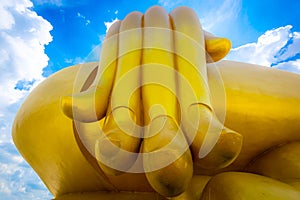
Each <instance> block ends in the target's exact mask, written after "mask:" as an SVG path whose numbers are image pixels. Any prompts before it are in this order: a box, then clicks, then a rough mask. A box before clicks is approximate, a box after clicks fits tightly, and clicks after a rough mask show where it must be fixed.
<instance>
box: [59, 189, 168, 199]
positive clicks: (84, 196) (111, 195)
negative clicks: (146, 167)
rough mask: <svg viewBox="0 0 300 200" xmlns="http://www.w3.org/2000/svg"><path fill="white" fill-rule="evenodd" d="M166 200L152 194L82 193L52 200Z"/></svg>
mask: <svg viewBox="0 0 300 200" xmlns="http://www.w3.org/2000/svg"><path fill="white" fill-rule="evenodd" d="M99 199H109V200H120V199H122V200H138V199H143V200H166V198H164V197H162V196H160V195H159V194H158V193H154V192H105V191H99V192H82V193H72V194H66V195H62V196H60V197H57V198H55V199H53V200H99Z"/></svg>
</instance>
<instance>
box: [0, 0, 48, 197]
mask: <svg viewBox="0 0 300 200" xmlns="http://www.w3.org/2000/svg"><path fill="white" fill-rule="evenodd" d="M32 6H33V4H32V2H31V1H29V0H1V3H0V91H1V93H0V183H1V184H0V196H1V198H4V199H50V198H51V197H50V196H49V193H48V191H47V189H46V188H45V186H44V185H43V184H42V182H41V181H40V180H39V178H38V177H37V175H35V173H34V172H33V170H32V169H31V168H30V167H29V166H28V165H27V164H26V163H25V162H24V161H23V159H22V158H21V157H20V156H19V154H18V153H17V151H16V150H15V148H14V145H13V144H12V139H11V126H12V121H13V119H14V116H15V113H16V111H17V109H18V107H19V105H20V104H21V102H22V100H23V99H24V98H25V96H26V95H27V94H28V93H29V91H30V90H31V89H32V88H33V87H35V85H37V84H38V83H39V82H40V81H42V80H43V79H44V77H43V76H42V72H43V68H44V67H46V66H47V64H48V59H49V58H48V56H47V55H46V54H45V52H44V50H45V45H47V44H49V42H51V41H52V36H51V34H50V31H51V30H52V26H51V24H50V23H49V22H48V21H46V20H45V19H43V18H42V17H41V16H38V15H37V13H36V12H34V11H33V10H32Z"/></svg>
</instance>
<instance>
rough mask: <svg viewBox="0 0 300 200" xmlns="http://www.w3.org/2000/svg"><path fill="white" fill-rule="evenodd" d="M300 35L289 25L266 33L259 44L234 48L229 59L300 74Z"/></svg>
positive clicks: (260, 38) (258, 41) (259, 40)
mask: <svg viewBox="0 0 300 200" xmlns="http://www.w3.org/2000/svg"><path fill="white" fill-rule="evenodd" d="M299 46H300V33H299V32H293V31H292V26H291V25H287V26H283V27H279V28H276V29H273V30H268V31H266V32H265V33H264V34H263V35H261V36H260V37H259V38H258V40H257V42H254V43H248V44H245V45H242V46H239V47H237V48H233V49H232V50H231V52H230V54H229V55H228V56H227V59H231V60H236V61H242V62H247V63H253V64H258V65H263V66H268V67H275V68H279V69H284V70H287V71H292V72H296V73H300V48H299Z"/></svg>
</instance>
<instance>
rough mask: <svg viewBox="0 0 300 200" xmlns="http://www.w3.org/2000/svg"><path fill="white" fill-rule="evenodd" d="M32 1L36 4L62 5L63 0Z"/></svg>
mask: <svg viewBox="0 0 300 200" xmlns="http://www.w3.org/2000/svg"><path fill="white" fill-rule="evenodd" d="M33 2H34V3H36V4H38V5H43V4H48V5H56V6H62V5H63V0H33Z"/></svg>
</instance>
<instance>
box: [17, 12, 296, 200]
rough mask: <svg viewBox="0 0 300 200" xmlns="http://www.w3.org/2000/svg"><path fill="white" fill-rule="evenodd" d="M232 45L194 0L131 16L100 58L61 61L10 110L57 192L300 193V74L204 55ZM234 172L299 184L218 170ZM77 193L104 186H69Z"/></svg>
mask: <svg viewBox="0 0 300 200" xmlns="http://www.w3.org/2000/svg"><path fill="white" fill-rule="evenodd" d="M229 49H230V42H229V41H228V40H227V39H224V38H217V37H214V36H212V35H210V34H209V33H207V32H205V31H203V30H202V28H201V25H200V23H199V21H198V18H197V16H196V15H195V13H194V12H193V11H192V10H191V9H189V8H186V7H180V8H177V9H175V10H173V11H172V12H171V13H170V14H169V15H168V14H167V13H166V12H165V11H164V10H163V9H162V8H160V7H152V8H150V9H149V10H148V11H147V12H146V13H145V14H144V15H143V14H141V13H138V12H133V13H130V14H129V15H128V16H127V17H126V18H125V19H124V20H123V21H119V22H117V23H115V24H114V25H113V26H112V27H111V28H110V30H109V32H108V33H107V38H106V40H105V42H104V44H103V47H102V54H101V58H100V63H99V66H97V63H88V64H83V65H82V66H81V67H79V66H75V67H71V68H67V69H64V70H62V71H60V72H58V73H56V74H55V75H53V76H51V77H49V78H48V79H47V80H46V81H44V82H43V83H42V84H41V85H39V86H38V87H37V88H36V89H35V90H34V91H33V92H32V93H31V94H30V95H29V97H28V98H27V99H26V101H25V102H24V104H23V105H22V107H21V108H20V110H19V112H18V114H17V116H16V119H15V123H14V127H13V137H14V141H15V143H16V146H17V147H18V148H19V150H20V152H21V153H22V155H23V156H24V157H25V159H26V160H27V161H28V162H29V163H30V164H31V166H32V167H33V168H34V169H35V170H36V171H37V173H38V174H39V176H40V177H41V178H42V180H43V181H44V182H45V184H46V185H47V187H48V188H49V190H50V191H51V192H52V193H53V194H54V195H55V196H57V199H76V198H78V199H79V198H85V199H93V198H95V199H96V198H100V197H102V198H116V199H120V198H123V199H141V198H143V199H159V198H161V199H162V198H163V196H164V197H171V196H172V197H174V196H177V197H176V199H199V198H200V196H201V193H202V190H203V188H204V186H205V185H206V187H205V189H204V191H203V194H202V197H201V198H202V199H220V197H222V198H225V196H228V199H238V198H239V196H238V195H242V196H243V198H245V199H259V198H261V197H260V196H259V195H260V194H261V193H263V194H266V196H267V198H269V199H272V198H277V199H278V198H281V199H298V198H299V192H298V191H297V190H296V189H295V187H297V185H299V182H297V181H298V180H299V178H300V167H299V162H300V161H299V157H300V156H299V151H298V150H297V149H299V146H300V145H299V142H296V141H299V140H300V134H299V130H300V124H299V122H298V121H299V119H300V111H299V110H300V109H299V108H300V93H299V91H297V89H296V88H298V86H299V84H300V77H299V75H296V74H292V73H288V72H283V71H279V70H276V69H270V68H264V67H260V66H253V65H249V64H245V63H237V62H232V61H223V62H218V63H211V64H207V63H209V62H214V61H218V60H220V59H221V58H223V57H224V56H225V55H226V54H227V53H228V51H229ZM205 50H206V52H205ZM69 94H71V96H68V95H69ZM225 94H226V96H225ZM41 97H43V99H41ZM61 97H62V98H61ZM60 99H61V101H60ZM62 111H63V112H62ZM225 112H226V120H225ZM64 114H65V115H64ZM66 116H68V117H66ZM224 120H225V121H224ZM224 122H225V126H226V127H228V128H225V127H224V125H223V124H224ZM229 128H230V129H229ZM233 130H234V131H233ZM242 138H243V143H242ZM290 142H293V143H291V144H286V143H290ZM29 144H30V145H29ZM282 144H286V145H283V146H282V147H281V146H280V147H278V148H277V149H275V150H272V151H271V150H269V149H273V148H275V147H276V146H278V145H282ZM267 150H269V153H268V154H262V153H263V152H265V151H267ZM297 153H298V154H297ZM260 154H262V156H261V155H260ZM284 155H289V156H284ZM294 155H296V158H295V157H294ZM297 155H298V157H297ZM297 158H298V160H297ZM276 160H277V161H276ZM278 161H279V162H281V163H282V164H281V165H279V166H278V167H277V168H275V169H274V167H272V165H273V164H274V162H278ZM284 161H285V162H284ZM249 163H250V164H249ZM287 166H289V170H287V172H286V173H282V169H283V168H287ZM270 168H272V169H273V170H270ZM237 170H238V171H249V172H254V173H258V174H263V175H266V176H270V177H272V178H275V179H279V180H281V181H284V182H286V183H289V184H291V185H293V187H292V186H290V185H287V184H285V183H282V182H279V181H275V180H273V179H268V178H266V177H262V176H258V175H254V174H249V173H237V172H230V173H229V172H223V173H220V172H222V171H237ZM218 173H220V174H218ZM215 174H218V175H216V176H215ZM208 175H209V176H208ZM210 176H214V177H213V178H212V179H211V180H210V181H209V183H208V184H207V182H208V180H209V179H210ZM239 181H245V182H247V184H246V185H242V186H240V185H239ZM266 182H267V184H266ZM262 183H263V184H265V185H261V184H262ZM258 185H261V186H263V189H260V190H258V189H257V187H258ZM270 188H271V189H270ZM236 190H239V191H240V193H239V194H237V193H236V192H235V191H236ZM274 190H276V192H274ZM101 191H114V193H112V194H106V193H103V192H101ZM122 191H123V192H122ZM124 191H135V193H128V192H127V193H126V192H125V193H124ZM211 191H212V192H213V195H212V194H211ZM78 192H98V193H89V194H69V193H78ZM139 192H142V193H139ZM67 193H68V194H69V195H65V194H67ZM181 193H182V194H181ZM253 193H254V194H253ZM256 193H257V195H258V196H255V194H256ZM180 194H181V195H180ZM287 194H288V195H287ZM178 195H180V196H178ZM266 196H265V197H266Z"/></svg>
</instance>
